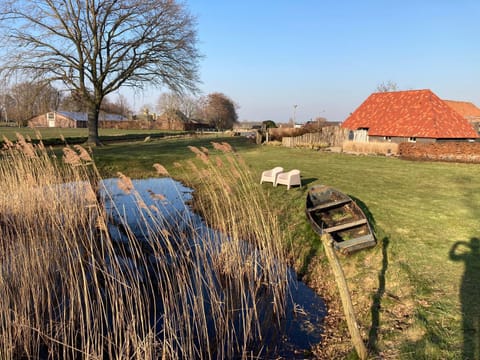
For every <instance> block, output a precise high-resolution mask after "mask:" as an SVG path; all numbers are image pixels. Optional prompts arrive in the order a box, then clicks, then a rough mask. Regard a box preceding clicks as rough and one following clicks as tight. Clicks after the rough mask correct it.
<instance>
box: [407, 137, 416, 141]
mask: <svg viewBox="0 0 480 360" xmlns="http://www.w3.org/2000/svg"><path fill="white" fill-rule="evenodd" d="M408 142H417V138H416V137H409V138H408Z"/></svg>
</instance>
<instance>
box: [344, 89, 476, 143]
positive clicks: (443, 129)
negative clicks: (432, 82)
mask: <svg viewBox="0 0 480 360" xmlns="http://www.w3.org/2000/svg"><path fill="white" fill-rule="evenodd" d="M342 127H344V128H347V129H351V130H357V129H368V134H369V135H371V136H400V137H417V138H434V139H472V138H477V137H478V135H477V133H476V131H475V130H474V129H473V127H472V125H470V123H469V122H468V121H467V120H466V119H465V118H464V117H463V116H462V115H460V114H459V113H458V112H457V111H455V110H453V109H452V108H451V107H450V106H448V105H447V104H446V103H445V101H443V100H442V99H440V98H439V97H438V96H437V95H435V94H434V93H433V92H432V91H431V90H408V91H395V92H381V93H374V94H371V95H370V96H369V97H368V98H367V100H365V101H364V102H363V103H362V104H361V105H360V106H359V107H358V108H357V109H356V110H355V111H354V112H353V113H352V114H351V115H350V116H349V117H348V118H347V119H346V120H345V121H344V122H343V124H342Z"/></svg>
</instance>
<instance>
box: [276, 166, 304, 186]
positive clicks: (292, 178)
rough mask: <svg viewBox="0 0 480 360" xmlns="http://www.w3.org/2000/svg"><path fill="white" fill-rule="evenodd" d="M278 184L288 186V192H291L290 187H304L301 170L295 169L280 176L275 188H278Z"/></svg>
mask: <svg viewBox="0 0 480 360" xmlns="http://www.w3.org/2000/svg"><path fill="white" fill-rule="evenodd" d="M278 184H283V185H287V190H290V187H291V186H293V185H300V186H302V180H301V179H300V170H297V169H293V170H290V171H287V172H282V173H280V174H278V176H277V180H276V181H275V183H274V186H277V185H278Z"/></svg>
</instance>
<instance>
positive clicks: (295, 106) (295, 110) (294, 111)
mask: <svg viewBox="0 0 480 360" xmlns="http://www.w3.org/2000/svg"><path fill="white" fill-rule="evenodd" d="M297 107H298V105H296V104H295V105H293V127H295V124H296V123H295V115H296V113H297Z"/></svg>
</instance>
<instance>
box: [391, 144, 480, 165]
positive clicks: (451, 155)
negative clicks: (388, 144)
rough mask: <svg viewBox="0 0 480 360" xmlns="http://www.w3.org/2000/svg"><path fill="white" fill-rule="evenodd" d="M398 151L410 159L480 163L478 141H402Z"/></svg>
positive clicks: (401, 155) (403, 156) (479, 145)
mask: <svg viewBox="0 0 480 360" xmlns="http://www.w3.org/2000/svg"><path fill="white" fill-rule="evenodd" d="M398 153H399V155H400V157H402V158H405V159H412V160H433V161H454V162H469V163H480V142H453V141H452V142H438V143H433V144H420V143H402V144H400V145H399V149H398Z"/></svg>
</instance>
